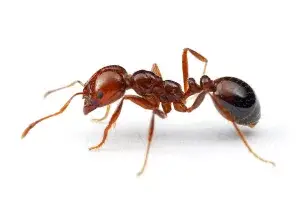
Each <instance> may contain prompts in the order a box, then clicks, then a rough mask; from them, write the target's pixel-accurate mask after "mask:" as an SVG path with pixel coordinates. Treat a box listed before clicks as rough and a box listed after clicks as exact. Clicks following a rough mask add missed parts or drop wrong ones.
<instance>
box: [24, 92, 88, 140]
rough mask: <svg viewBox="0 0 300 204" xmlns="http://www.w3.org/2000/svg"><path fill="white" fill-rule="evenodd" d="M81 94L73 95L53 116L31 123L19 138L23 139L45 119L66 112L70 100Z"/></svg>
mask: <svg viewBox="0 0 300 204" xmlns="http://www.w3.org/2000/svg"><path fill="white" fill-rule="evenodd" d="M81 94H83V93H76V94H74V95H73V96H72V97H71V98H70V99H69V100H68V101H67V102H66V103H65V105H64V106H63V107H62V108H61V109H60V110H59V111H58V112H56V113H53V114H51V115H48V116H46V117H43V118H41V119H39V120H37V121H35V122H33V123H31V124H30V125H29V126H28V127H27V128H26V129H25V130H24V132H23V134H22V136H21V138H24V137H25V136H26V135H27V134H28V132H29V131H30V130H31V129H32V128H33V127H34V126H35V125H36V124H38V123H40V122H42V121H43V120H45V119H48V118H51V117H53V116H57V115H59V114H61V113H63V112H64V111H65V110H66V108H67V107H68V106H69V104H70V102H71V101H72V99H73V98H74V97H75V96H77V95H81Z"/></svg>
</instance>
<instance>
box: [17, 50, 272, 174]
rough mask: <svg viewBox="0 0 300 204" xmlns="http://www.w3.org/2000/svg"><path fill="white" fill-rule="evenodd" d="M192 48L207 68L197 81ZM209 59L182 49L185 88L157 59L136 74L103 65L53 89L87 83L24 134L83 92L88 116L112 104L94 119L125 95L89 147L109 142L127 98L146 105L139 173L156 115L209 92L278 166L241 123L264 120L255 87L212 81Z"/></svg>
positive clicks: (182, 107) (183, 107) (231, 79)
mask: <svg viewBox="0 0 300 204" xmlns="http://www.w3.org/2000/svg"><path fill="white" fill-rule="evenodd" d="M188 52H190V53H191V54H192V55H193V56H195V57H196V58H197V59H199V60H200V61H202V62H203V63H204V71H203V75H202V77H201V78H200V83H199V84H197V83H196V81H195V79H194V78H188V75H189V74H188V58H187V54H188ZM207 62H208V61H207V59H206V58H205V57H204V56H202V55H201V54H199V53H197V52H196V51H194V50H192V49H189V48H185V49H184V50H183V53H182V72H183V82H184V91H183V90H182V88H181V85H180V84H178V83H177V82H174V81H171V80H164V79H163V78H162V75H161V73H160V70H159V68H158V66H157V64H153V67H152V70H151V71H146V70H139V71H136V72H135V73H133V74H128V73H127V72H126V70H125V69H124V68H123V67H121V66H119V65H110V66H106V67H103V68H101V69H100V70H98V71H97V72H96V73H95V74H94V75H92V77H91V78H90V79H89V80H88V81H87V82H86V83H85V84H83V83H82V82H81V81H74V82H73V83H71V84H69V85H68V86H64V87H61V88H58V89H54V90H51V91H48V92H47V93H46V94H45V97H46V96H48V95H49V94H51V93H53V92H56V91H58V90H61V89H64V88H67V87H70V86H73V85H75V84H77V83H79V84H80V85H82V86H83V91H82V92H78V93H75V94H74V95H73V96H72V97H71V98H70V99H69V100H68V101H67V102H66V103H65V105H64V106H63V107H62V108H61V109H60V110H59V111H58V112H56V113H54V114H51V115H48V116H46V117H43V118H41V119H39V120H37V121H35V122H33V123H31V124H30V125H29V126H28V127H27V128H26V129H25V131H24V132H23V134H22V138H24V137H25V136H26V135H27V133H28V132H29V131H30V129H31V128H33V127H34V126H35V125H36V124H38V123H39V122H41V121H43V120H45V119H48V118H50V117H53V116H57V115H59V114H61V113H63V112H64V111H65V110H66V108H67V107H68V105H69V104H70V102H71V100H72V99H73V98H74V97H75V96H77V95H82V96H83V99H84V107H83V113H84V114H85V115H87V114H89V113H90V112H92V111H93V110H95V109H96V108H100V107H104V106H107V109H106V113H105V116H104V117H103V118H101V119H95V121H101V120H104V119H105V118H106V117H107V116H108V113H109V110H110V104H112V103H114V102H115V101H117V100H119V99H121V101H120V102H119V105H118V106H117V108H116V110H115V111H114V113H113V115H112V116H111V119H110V121H109V123H108V125H107V126H106V128H105V130H104V134H103V138H102V140H101V141H100V143H99V144H98V145H96V146H93V147H90V148H89V150H95V149H99V148H100V147H102V145H103V144H104V143H105V141H106V139H107V136H108V132H109V130H110V129H111V127H112V125H113V124H115V123H116V121H117V119H118V117H119V115H120V113H121V110H122V107H123V102H124V100H128V101H131V102H133V103H135V104H136V105H138V106H140V107H142V108H144V109H148V110H152V116H151V120H150V127H149V133H148V143H147V149H146V153H145V159H144V163H143V166H142V168H141V170H140V171H139V172H138V173H137V175H138V176H139V175H141V174H142V173H143V172H144V170H145V167H146V164H147V161H148V155H149V150H150V145H151V141H152V137H153V130H154V120H155V115H157V116H158V117H160V118H162V119H164V118H166V117H167V114H168V113H169V112H170V111H171V110H172V107H171V105H172V104H173V107H174V109H175V110H176V111H179V112H192V111H193V110H195V109H196V108H198V107H199V106H200V105H201V103H202V101H203V100H204V98H205V96H206V95H207V94H208V95H209V96H210V97H211V99H212V101H213V103H214V105H215V107H216V109H217V110H218V112H219V113H220V114H221V115H222V116H223V117H224V118H225V119H227V120H228V121H230V122H231V123H232V124H233V126H234V128H235V130H236V132H237V134H238V136H239V137H240V138H241V140H242V141H243V143H244V144H245V146H246V147H247V148H248V150H249V151H250V152H251V153H252V154H253V155H254V156H255V157H256V158H257V159H259V160H261V161H263V162H266V163H271V164H272V165H273V166H275V163H274V162H272V161H269V160H265V159H263V158H262V157H260V156H259V155H258V154H256V153H255V152H254V151H253V150H252V149H251V147H250V145H249V144H248V142H247V140H246V138H245V136H244V134H243V133H242V132H241V130H240V129H239V128H238V126H237V125H244V126H249V127H252V128H253V127H254V126H255V125H256V124H257V123H258V121H259V119H260V103H259V101H258V99H257V97H256V95H255V92H254V90H253V89H252V88H251V87H250V86H249V85H248V84H247V83H246V82H244V81H242V80H240V79H238V78H235V77H221V78H218V79H216V80H211V79H210V78H209V77H208V76H207V75H205V72H206V66H207ZM128 89H133V90H134V91H135V92H136V93H137V94H138V95H125V92H126V90H128ZM196 94H197V98H196V99H195V101H194V103H193V104H192V105H191V106H190V107H187V106H186V105H185V104H186V100H187V99H188V98H189V97H190V96H192V95H196ZM160 105H161V106H162V110H161V109H160Z"/></svg>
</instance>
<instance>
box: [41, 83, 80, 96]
mask: <svg viewBox="0 0 300 204" xmlns="http://www.w3.org/2000/svg"><path fill="white" fill-rule="evenodd" d="M76 83H79V84H80V85H81V86H84V84H83V83H82V82H81V81H79V80H76V81H73V82H72V83H71V84H69V85H67V86H63V87H60V88H57V89H53V90H50V91H47V92H46V93H45V94H44V98H46V97H47V96H48V95H49V94H51V93H53V92H56V91H59V90H62V89H65V88H69V87H71V86H74V85H75V84H76Z"/></svg>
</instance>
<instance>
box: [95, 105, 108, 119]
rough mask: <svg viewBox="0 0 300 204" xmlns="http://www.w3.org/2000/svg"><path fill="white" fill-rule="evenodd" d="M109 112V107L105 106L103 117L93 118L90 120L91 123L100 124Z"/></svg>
mask: <svg viewBox="0 0 300 204" xmlns="http://www.w3.org/2000/svg"><path fill="white" fill-rule="evenodd" d="M109 111H110V105H107V106H106V112H105V115H104V116H103V117H102V118H99V119H97V118H94V119H92V121H93V122H96V123H100V122H101V121H102V120H105V119H106V118H107V116H108V114H109Z"/></svg>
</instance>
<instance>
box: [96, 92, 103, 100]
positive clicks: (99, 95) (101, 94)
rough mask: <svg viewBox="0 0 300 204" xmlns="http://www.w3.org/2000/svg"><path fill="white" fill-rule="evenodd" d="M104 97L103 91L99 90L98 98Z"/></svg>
mask: <svg viewBox="0 0 300 204" xmlns="http://www.w3.org/2000/svg"><path fill="white" fill-rule="evenodd" d="M102 97H103V92H101V91H99V92H98V93H97V98H98V99H101V98H102Z"/></svg>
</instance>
